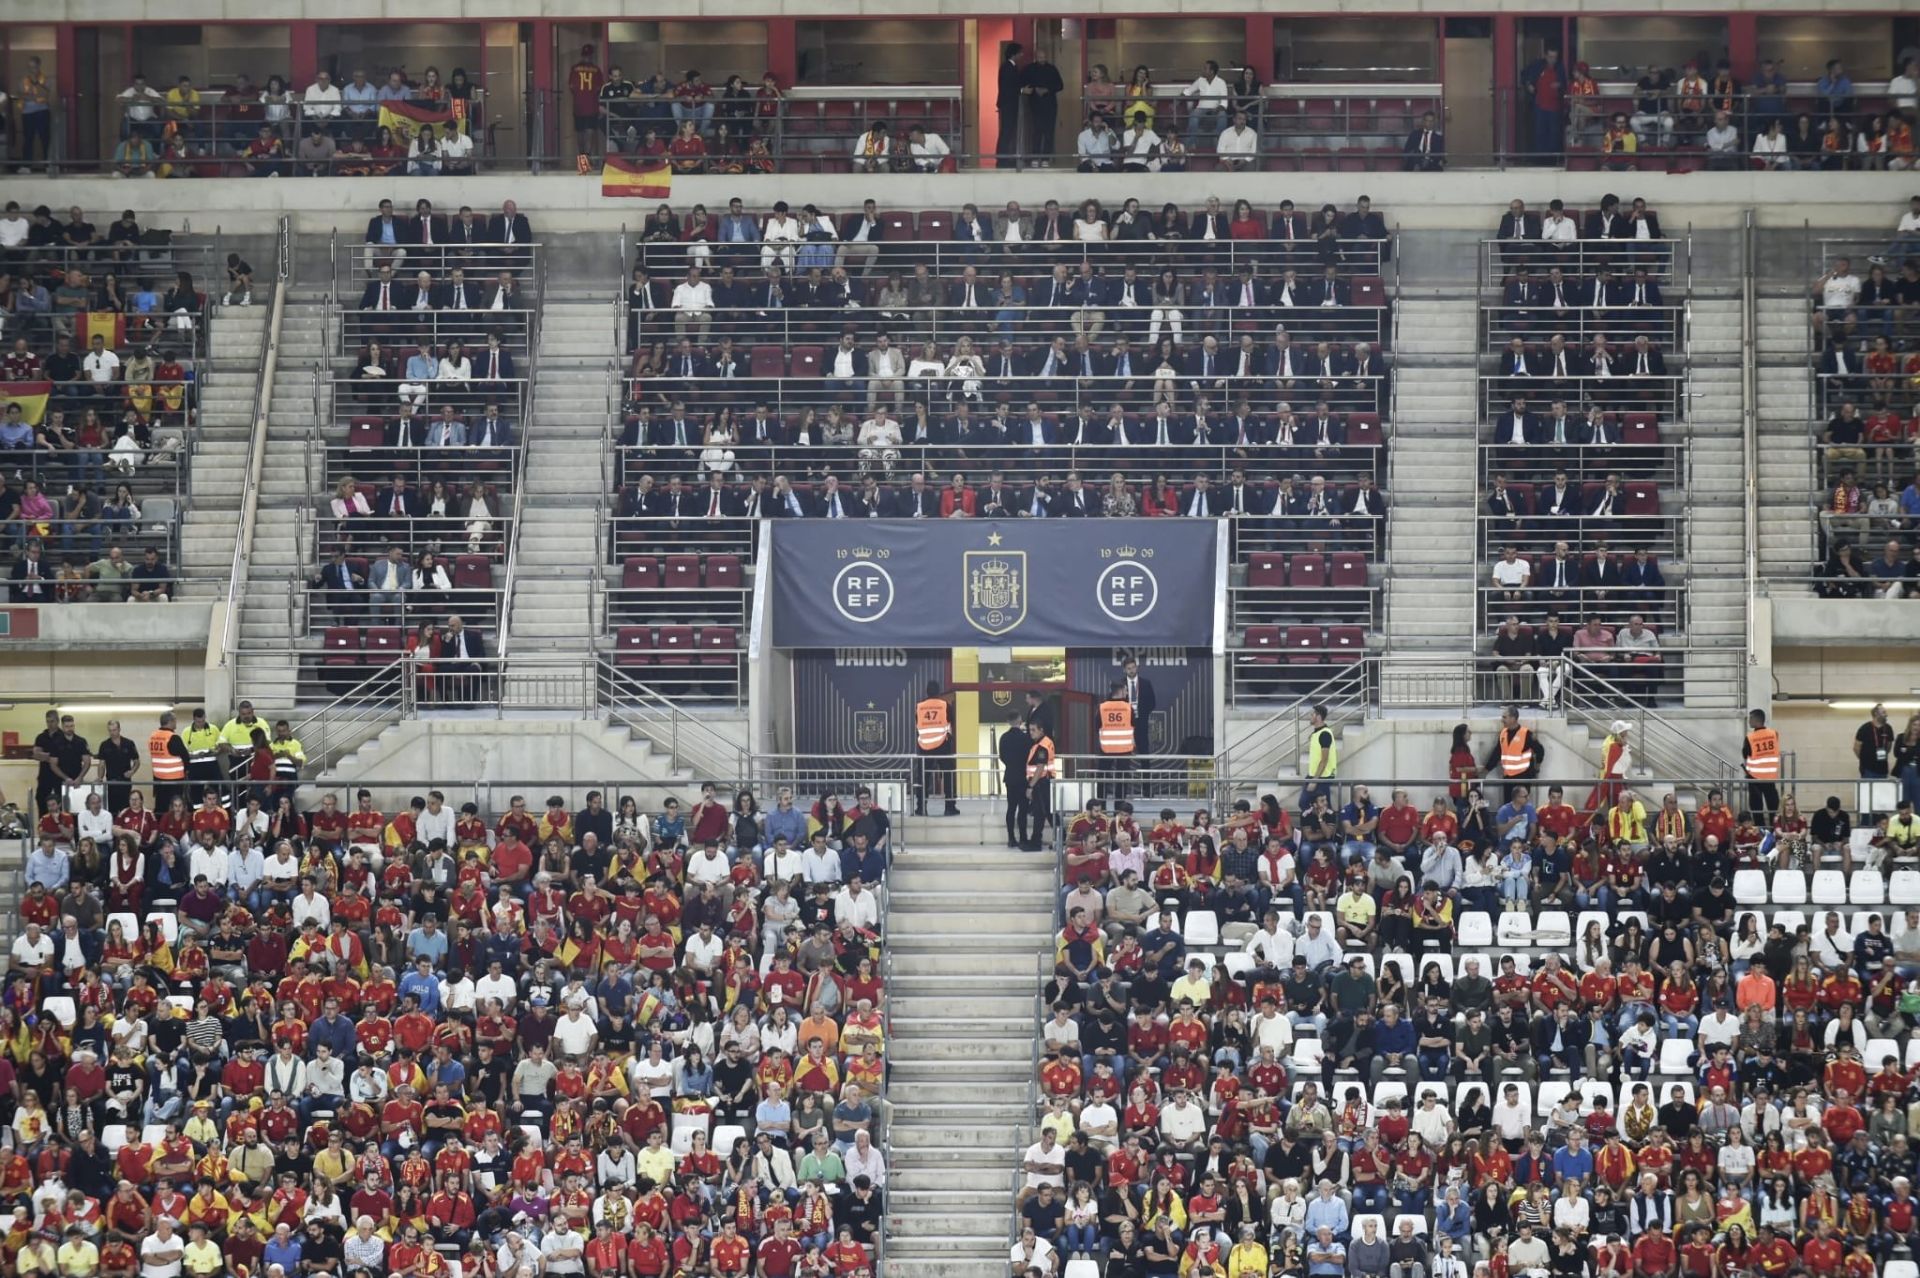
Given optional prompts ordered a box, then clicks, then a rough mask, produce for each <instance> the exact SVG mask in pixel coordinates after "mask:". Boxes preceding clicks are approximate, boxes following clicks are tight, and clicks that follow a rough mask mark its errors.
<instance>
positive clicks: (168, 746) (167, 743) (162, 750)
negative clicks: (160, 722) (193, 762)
mask: <svg viewBox="0 0 1920 1278" xmlns="http://www.w3.org/2000/svg"><path fill="white" fill-rule="evenodd" d="M173 738H174V731H173V729H171V728H159V729H156V730H155V731H154V732H152V733H151V734H149V735H148V737H147V760H148V762H150V763H152V764H153V779H154V780H155V781H185V780H186V779H187V764H186V761H185V760H184V759H182V758H181V757H180V756H179V755H177V754H175V753H174V752H173Z"/></svg>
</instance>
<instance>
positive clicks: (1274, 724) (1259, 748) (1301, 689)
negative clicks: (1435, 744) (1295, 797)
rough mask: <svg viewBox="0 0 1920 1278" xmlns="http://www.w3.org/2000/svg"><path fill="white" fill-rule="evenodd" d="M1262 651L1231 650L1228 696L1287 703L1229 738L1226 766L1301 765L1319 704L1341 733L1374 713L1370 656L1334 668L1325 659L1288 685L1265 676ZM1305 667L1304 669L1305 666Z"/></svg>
mask: <svg viewBox="0 0 1920 1278" xmlns="http://www.w3.org/2000/svg"><path fill="white" fill-rule="evenodd" d="M1260 655H1263V654H1258V653H1255V652H1253V651H1252V650H1250V649H1247V648H1244V647H1243V648H1239V649H1235V650H1232V651H1230V652H1229V659H1228V661H1227V689H1228V691H1227V699H1228V701H1229V703H1230V704H1232V705H1236V706H1242V707H1245V706H1249V705H1257V704H1261V703H1263V702H1265V701H1267V700H1269V699H1274V698H1277V699H1278V700H1279V701H1280V702H1281V703H1282V704H1281V705H1280V707H1279V708H1278V709H1276V710H1275V711H1274V712H1273V713H1272V714H1270V715H1268V716H1267V717H1266V718H1265V719H1262V720H1260V721H1259V722H1257V723H1255V724H1254V725H1252V726H1251V728H1249V729H1246V730H1244V731H1241V732H1240V733H1239V734H1238V735H1237V736H1235V737H1233V738H1231V739H1229V741H1228V743H1227V746H1226V748H1225V749H1224V750H1222V751H1221V752H1220V758H1219V763H1218V766H1219V770H1220V771H1222V772H1229V771H1231V772H1237V773H1239V774H1241V775H1249V774H1252V773H1266V774H1269V775H1272V774H1279V773H1285V772H1290V771H1294V770H1297V769H1300V768H1301V760H1302V759H1303V758H1304V757H1305V756H1306V753H1307V740H1308V737H1309V735H1310V734H1311V732H1312V730H1313V729H1312V723H1313V720H1312V715H1313V709H1314V707H1315V706H1324V707H1326V711H1327V726H1328V728H1329V729H1331V730H1332V731H1333V733H1334V734H1335V735H1336V737H1337V736H1338V735H1339V733H1340V731H1341V729H1342V728H1344V727H1346V726H1347V725H1348V724H1352V723H1359V722H1362V721H1364V720H1365V719H1367V718H1368V717H1369V716H1370V715H1371V714H1372V713H1373V711H1372V706H1373V701H1374V696H1375V691H1376V684H1375V680H1374V677H1373V676H1374V671H1373V669H1372V667H1371V666H1370V664H1369V663H1368V662H1367V661H1365V660H1364V659H1362V660H1356V661H1348V662H1343V663H1342V664H1339V665H1334V666H1332V667H1331V668H1328V666H1326V665H1322V666H1321V667H1320V668H1319V669H1318V670H1317V671H1315V672H1313V674H1312V676H1311V677H1307V678H1305V679H1303V681H1302V682H1301V683H1300V684H1298V685H1294V686H1292V687H1286V686H1282V685H1280V684H1279V683H1278V682H1277V681H1275V680H1271V679H1269V678H1265V677H1261V676H1264V675H1265V674H1266V673H1267V671H1266V670H1265V669H1260V670H1259V673H1258V674H1256V668H1257V667H1265V666H1266V664H1267V663H1265V662H1256V661H1255V660H1254V658H1255V657H1256V656H1260ZM1312 655H1313V656H1315V657H1317V658H1325V657H1327V656H1328V655H1329V654H1328V653H1326V652H1325V651H1324V650H1321V651H1318V652H1315V653H1313V654H1312ZM1302 669H1303V672H1304V671H1305V668H1304V667H1303V668H1302ZM1247 676H1253V677H1251V678H1249V677H1247Z"/></svg>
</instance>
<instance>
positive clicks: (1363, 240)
mask: <svg viewBox="0 0 1920 1278" xmlns="http://www.w3.org/2000/svg"><path fill="white" fill-rule="evenodd" d="M1134 203H1137V201H1128V204H1134ZM660 207H661V208H662V209H667V210H668V212H671V210H670V208H669V207H668V206H666V205H664V204H663V205H661V206H660ZM1081 211H1082V210H1081V208H1080V207H1078V206H1074V207H1069V206H1066V205H1061V206H1060V209H1059V221H1058V225H1057V232H1056V233H1055V234H1052V235H1050V234H1049V233H1048V231H1047V226H1046V211H1045V209H1044V208H1042V209H1024V210H1022V211H1021V213H1020V217H1019V224H1020V228H1021V236H1020V238H1018V239H1009V238H1008V232H1007V224H1008V221H1009V218H1008V215H1007V211H1006V210H1005V209H986V208H983V209H981V210H980V220H979V222H978V223H976V224H975V225H974V226H972V227H968V226H965V225H963V224H961V222H960V214H961V212H962V210H954V211H946V210H939V211H935V210H926V211H922V212H919V213H914V212H909V211H904V210H889V211H886V212H881V213H878V214H877V215H876V216H877V218H878V220H879V223H880V226H879V234H878V240H877V242H874V241H852V240H851V239H850V237H851V236H852V235H853V234H855V233H856V231H857V227H858V221H859V219H858V218H857V217H855V218H854V219H853V221H852V222H849V221H848V220H847V216H846V215H845V214H840V213H834V212H832V211H827V212H826V214H825V215H826V216H827V217H828V218H829V219H830V220H831V221H832V224H833V227H832V233H831V236H830V237H829V235H828V231H827V228H824V227H820V226H818V224H816V225H815V226H813V227H808V226H804V225H802V224H801V223H800V221H799V220H798V219H797V218H789V219H788V220H787V221H786V222H784V223H780V224H778V225H776V224H775V223H774V221H773V219H772V218H770V217H768V216H766V215H764V214H745V215H743V216H742V218H741V219H740V220H739V221H738V222H735V221H733V220H732V217H731V215H728V216H727V217H726V218H724V219H723V218H721V217H718V216H714V217H711V218H709V217H708V216H707V211H706V209H705V208H704V206H696V211H695V212H694V213H692V214H689V215H687V216H686V217H685V218H684V219H683V218H681V217H679V216H677V215H676V216H673V217H672V218H671V219H670V220H669V221H667V222H666V223H664V224H663V225H661V226H659V227H655V226H654V225H653V224H652V223H648V224H647V225H643V226H642V228H641V233H640V239H639V241H638V243H637V244H636V245H635V246H634V255H633V258H632V261H631V265H632V267H633V268H634V269H638V270H644V271H646V272H647V273H648V274H649V276H652V277H657V278H660V279H662V280H667V281H677V280H678V279H679V277H680V276H682V275H684V274H685V273H686V271H687V269H688V268H689V267H696V266H697V267H699V268H700V269H701V270H702V271H706V272H718V271H721V270H723V269H725V268H728V267H731V268H733V270H734V271H735V272H736V273H737V274H738V275H741V276H744V277H745V282H744V283H743V284H742V287H743V288H744V289H745V290H746V291H747V292H748V293H749V294H751V293H752V291H753V289H754V288H755V286H760V287H764V285H765V277H764V276H763V274H762V273H763V272H765V271H766V270H767V269H768V268H769V267H774V266H778V267H779V268H780V269H781V271H782V272H783V273H784V274H785V275H786V276H788V277H789V279H788V280H786V281H785V282H784V283H783V288H784V289H786V290H794V289H796V288H798V285H799V277H803V276H805V275H806V273H807V272H809V271H811V270H813V269H815V268H816V267H817V268H818V269H819V270H821V271H822V272H830V271H832V270H833V268H834V267H836V266H839V267H844V268H845V269H846V270H847V273H848V274H849V276H851V277H853V278H854V279H855V280H864V281H867V282H868V283H869V284H871V283H872V282H873V281H874V280H875V277H876V275H877V276H878V281H879V283H881V284H887V283H888V282H889V280H888V277H889V275H890V274H892V273H895V272H897V273H899V275H900V277H901V278H900V281H899V287H900V288H902V289H903V290H905V289H906V288H907V286H908V284H910V283H912V284H915V285H916V286H917V285H918V284H920V283H921V281H920V280H919V277H918V270H919V268H920V267H923V266H924V267H926V268H927V275H928V276H929V277H930V278H931V279H932V280H934V281H935V282H936V283H941V282H944V284H945V287H944V290H943V291H944V292H946V293H948V294H952V293H953V291H954V289H955V287H956V286H958V285H960V284H961V283H962V282H963V276H964V273H965V272H966V270H967V268H969V267H972V268H973V269H974V270H975V271H976V273H977V283H976V284H975V288H976V289H977V290H978V291H977V293H976V297H977V299H978V301H979V304H980V305H981V306H983V307H984V306H988V305H991V304H992V303H990V302H989V301H988V299H989V297H991V298H993V299H996V300H997V299H998V298H999V297H1000V293H1001V289H1000V276H1001V275H1002V274H1003V273H1011V274H1012V275H1013V276H1014V277H1015V283H1016V284H1017V285H1018V286H1019V287H1020V288H1021V289H1024V290H1026V292H1027V294H1028V299H1027V301H1026V302H1024V303H1022V305H1025V306H1029V307H1033V308H1052V309H1056V310H1062V309H1080V308H1081V307H1082V305H1083V301H1082V298H1081V297H1072V298H1071V299H1069V292H1070V290H1069V289H1068V288H1066V287H1065V286H1063V287H1062V289H1061V292H1060V300H1058V301H1054V300H1051V299H1052V298H1053V296H1054V295H1053V293H1052V292H1051V289H1050V285H1051V280H1050V276H1051V275H1052V271H1053V267H1054V266H1055V265H1056V264H1057V265H1063V266H1066V267H1068V268H1069V283H1071V282H1072V281H1074V280H1078V281H1079V284H1078V287H1079V288H1080V289H1081V290H1083V291H1084V290H1085V289H1086V288H1088V287H1089V285H1088V282H1087V280H1086V279H1083V278H1081V277H1080V276H1079V271H1078V268H1079V266H1080V264H1081V263H1082V262H1085V263H1089V264H1091V265H1092V266H1094V267H1096V268H1102V269H1106V270H1107V271H1108V273H1107V274H1105V275H1102V276H1095V277H1093V284H1092V286H1091V287H1093V289H1094V290H1095V291H1094V297H1095V298H1096V299H1097V300H1098V301H1100V302H1104V303H1105V304H1107V305H1112V304H1114V302H1117V301H1118V297H1119V295H1118V292H1117V291H1115V290H1114V289H1113V285H1114V283H1116V282H1117V275H1118V272H1119V270H1120V269H1121V268H1123V267H1125V266H1128V265H1131V266H1135V267H1138V268H1139V271H1140V275H1139V295H1138V297H1137V299H1136V300H1137V303H1138V305H1139V306H1140V307H1142V308H1147V307H1149V306H1150V305H1151V297H1152V290H1153V286H1154V282H1155V277H1156V276H1158V274H1159V273H1160V272H1161V271H1162V270H1171V271H1174V272H1176V273H1177V274H1178V275H1181V276H1184V277H1186V279H1185V283H1186V287H1187V288H1188V289H1189V290H1195V289H1200V288H1205V289H1209V290H1211V289H1213V288H1215V287H1216V286H1217V287H1218V288H1219V289H1220V290H1221V293H1220V298H1219V300H1218V301H1214V300H1212V299H1211V298H1208V299H1202V298H1200V297H1199V296H1198V295H1197V294H1196V295H1195V296H1194V297H1193V298H1192V301H1191V304H1192V305H1194V306H1195V307H1196V308H1199V309H1219V310H1230V309H1233V308H1242V307H1244V308H1250V309H1252V310H1254V311H1255V312H1257V313H1265V312H1268V311H1272V310H1274V309H1276V308H1280V309H1286V307H1283V306H1282V304H1281V303H1280V302H1277V301H1275V300H1273V299H1275V298H1278V297H1279V296H1280V290H1281V288H1282V287H1288V288H1297V289H1299V290H1300V292H1299V294H1298V295H1297V296H1295V297H1293V298H1291V299H1290V301H1289V304H1288V305H1290V306H1291V307H1292V308H1295V309H1309V308H1316V307H1319V306H1321V304H1322V301H1323V297H1322V296H1321V294H1320V282H1321V280H1322V279H1323V278H1324V275H1325V268H1326V267H1328V266H1333V267H1336V268H1338V270H1339V272H1340V275H1339V280H1340V284H1341V287H1340V288H1338V289H1336V290H1335V296H1336V297H1337V298H1340V299H1342V302H1343V304H1349V305H1355V306H1363V307H1364V306H1383V305H1385V304H1386V302H1385V297H1384V296H1383V295H1382V294H1381V293H1380V292H1379V291H1377V290H1378V284H1379V280H1380V277H1382V276H1385V275H1386V274H1388V273H1389V272H1390V271H1391V270H1393V269H1394V268H1393V265H1392V263H1393V238H1392V236H1391V235H1387V234H1382V235H1376V236H1365V235H1359V234H1350V233H1335V232H1333V231H1329V232H1327V233H1326V234H1325V235H1324V236H1322V237H1320V238H1315V237H1314V236H1313V235H1311V234H1310V233H1309V231H1310V228H1309V227H1308V226H1307V225H1306V223H1305V220H1304V219H1305V216H1306V215H1305V214H1296V215H1294V216H1295V217H1298V218H1300V219H1301V220H1300V221H1298V222H1294V221H1289V220H1284V219H1283V218H1282V217H1281V216H1280V215H1278V214H1276V215H1275V216H1274V222H1275V223H1276V226H1269V225H1268V223H1267V220H1266V219H1267V214H1266V212H1265V211H1264V210H1260V211H1254V210H1248V212H1247V215H1246V218H1245V220H1243V221H1242V222H1241V223H1239V224H1238V225H1240V226H1241V227H1242V232H1243V233H1242V235H1241V236H1239V237H1234V236H1232V235H1227V234H1218V233H1215V235H1214V238H1207V235H1208V228H1207V226H1206V223H1205V221H1204V210H1197V211H1196V210H1191V209H1188V210H1180V211H1178V215H1177V218H1176V219H1175V220H1173V221H1167V220H1164V219H1163V214H1164V212H1165V210H1158V209H1146V208H1140V209H1138V210H1133V209H1128V208H1125V207H1124V206H1123V207H1121V208H1118V209H1107V210H1100V211H1099V212H1098V213H1097V216H1096V218H1095V219H1094V220H1093V221H1091V222H1087V223H1084V224H1082V225H1080V226H1076V220H1077V219H1078V218H1079V216H1080V214H1081ZM1375 216H1376V217H1377V216H1378V215H1377V214H1376V215H1375ZM1231 217H1232V213H1231V211H1230V210H1227V209H1225V208H1223V209H1222V210H1221V212H1220V217H1219V221H1218V222H1217V223H1216V224H1215V225H1216V226H1219V227H1221V228H1222V229H1223V230H1224V229H1225V228H1226V227H1227V226H1228V224H1229V222H1228V220H1229V219H1230V218H1231ZM1122 218H1124V219H1126V220H1125V221H1124V222H1121V221H1120V219H1122ZM1035 219H1039V222H1038V224H1037V225H1036V223H1035ZM1276 229H1277V230H1278V231H1279V234H1275V231H1276ZM1380 229H1384V224H1380ZM809 231H811V232H813V237H812V238H810V237H809V235H808V233H809ZM1243 267H1250V268H1252V270H1253V273H1254V276H1255V282H1254V285H1253V288H1254V292H1253V294H1252V300H1251V301H1249V300H1247V298H1248V294H1247V293H1246V286H1245V285H1244V284H1243V283H1242V281H1241V279H1240V271H1241V269H1242V268H1243ZM1209 270H1211V271H1213V272H1214V276H1215V278H1214V280H1213V281H1211V282H1209V281H1207V279H1206V272H1207V271H1209ZM1288 271H1293V272H1295V279H1293V280H1287V279H1286V278H1285V274H1286V272H1288ZM709 283H712V281H711V280H710V281H709ZM729 283H731V281H729ZM868 291H869V292H871V293H872V294H873V297H872V298H871V299H868V301H867V303H866V304H867V305H870V306H881V307H884V305H885V304H886V299H885V298H883V297H881V296H880V295H879V291H878V289H877V288H869V290H868ZM1109 294H1111V297H1112V300H1111V301H1108V300H1107V299H1108V296H1109ZM1347 299H1351V300H1350V301H1348V300H1347ZM756 300H764V296H763V297H762V298H761V299H756ZM947 300H949V301H952V302H955V303H956V304H957V302H958V298H949V299H947ZM906 301H907V302H910V303H911V306H912V307H921V308H926V307H933V306H937V305H940V304H942V299H941V298H939V297H933V298H913V297H909V298H908V299H906ZM900 309H902V310H906V309H910V307H909V305H907V304H902V305H901V306H900ZM1095 309H1098V307H1097V306H1096V307H1095Z"/></svg>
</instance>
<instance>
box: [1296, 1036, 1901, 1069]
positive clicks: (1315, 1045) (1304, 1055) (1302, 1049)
mask: <svg viewBox="0 0 1920 1278" xmlns="http://www.w3.org/2000/svg"><path fill="white" fill-rule="evenodd" d="M1913 1041H1914V1042H1915V1043H1916V1044H1920V1038H1915V1039H1914V1040H1913ZM1326 1055H1327V1049H1326V1048H1325V1047H1323V1046H1322V1045H1321V1043H1320V1040H1319V1039H1317V1038H1296V1039H1294V1040H1293V1051H1292V1052H1291V1053H1289V1054H1288V1056H1287V1064H1288V1065H1289V1066H1291V1067H1292V1068H1293V1071H1294V1073H1296V1074H1300V1073H1305V1072H1313V1071H1317V1070H1318V1069H1319V1068H1320V1062H1321V1061H1323V1060H1325V1059H1326Z"/></svg>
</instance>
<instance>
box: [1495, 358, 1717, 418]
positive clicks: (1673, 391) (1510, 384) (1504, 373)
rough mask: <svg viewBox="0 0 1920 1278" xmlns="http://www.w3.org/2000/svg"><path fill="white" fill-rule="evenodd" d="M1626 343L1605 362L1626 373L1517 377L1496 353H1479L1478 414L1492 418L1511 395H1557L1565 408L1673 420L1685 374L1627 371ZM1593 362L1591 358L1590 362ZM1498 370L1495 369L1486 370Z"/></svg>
mask: <svg viewBox="0 0 1920 1278" xmlns="http://www.w3.org/2000/svg"><path fill="white" fill-rule="evenodd" d="M1623 354H1624V355H1625V356H1626V358H1625V359H1624V360H1623V359H1622V358H1621V356H1622V355H1623ZM1632 356H1633V351H1632V348H1631V347H1627V348H1625V350H1624V351H1622V350H1620V349H1615V350H1614V351H1613V353H1612V358H1611V361H1610V362H1611V363H1612V365H1613V366H1614V367H1624V368H1626V369H1628V370H1629V371H1627V372H1619V373H1615V372H1608V373H1583V374H1577V375H1575V376H1571V377H1543V376H1536V375H1534V374H1533V373H1531V372H1529V373H1528V374H1527V375H1525V376H1519V375H1516V374H1514V373H1513V372H1511V371H1510V370H1509V369H1508V368H1506V367H1505V366H1504V365H1502V364H1501V363H1500V362H1499V359H1498V357H1497V356H1488V355H1483V356H1481V364H1482V366H1483V371H1482V372H1481V373H1480V377H1479V380H1480V390H1479V399H1480V416H1481V420H1483V421H1494V420H1497V419H1498V418H1499V417H1500V416H1501V415H1502V414H1504V413H1507V412H1509V411H1510V408H1511V405H1512V403H1513V400H1514V399H1515V398H1523V399H1525V400H1527V402H1528V403H1549V402H1551V401H1554V400H1563V401H1565V403H1566V404H1567V406H1568V407H1569V408H1571V407H1574V406H1575V405H1592V406H1594V407H1597V408H1599V409H1600V410H1601V411H1603V412H1609V413H1653V414H1655V415H1656V416H1658V417H1659V418H1660V420H1662V421H1677V420H1681V419H1683V418H1684V417H1686V416H1687V415H1688V403H1687V395H1686V385H1687V376H1686V374H1685V373H1680V372H1667V373H1655V374H1651V375H1647V376H1641V375H1640V374H1638V373H1635V372H1633V371H1631V370H1632V369H1633V368H1635V367H1636V366H1637V361H1635V360H1634V359H1633V357H1632ZM1595 362H1597V359H1596V361H1595ZM1487 370H1498V371H1487Z"/></svg>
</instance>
